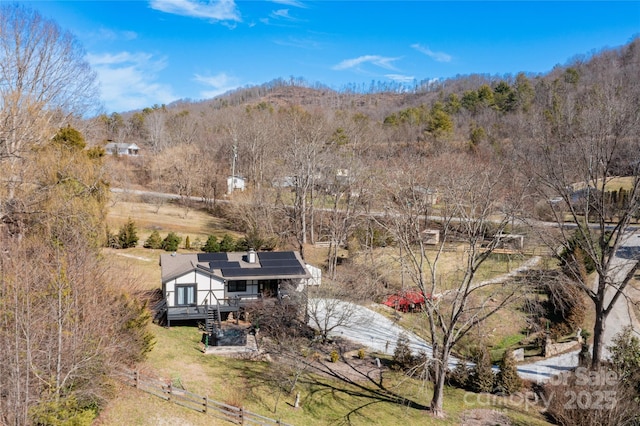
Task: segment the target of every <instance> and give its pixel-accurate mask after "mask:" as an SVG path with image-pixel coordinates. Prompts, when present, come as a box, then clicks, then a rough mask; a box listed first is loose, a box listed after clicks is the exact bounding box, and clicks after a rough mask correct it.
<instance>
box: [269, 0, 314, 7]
mask: <svg viewBox="0 0 640 426" xmlns="http://www.w3.org/2000/svg"><path fill="white" fill-rule="evenodd" d="M273 2H274V3H277V4H283V5H285V6H291V7H299V8H302V9H306V8H307V5H306V4H304V3H302V2H301V1H298V0H273Z"/></svg>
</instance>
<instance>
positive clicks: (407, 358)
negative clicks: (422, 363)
mask: <svg viewBox="0 0 640 426" xmlns="http://www.w3.org/2000/svg"><path fill="white" fill-rule="evenodd" d="M412 360H413V356H412V355H411V348H409V338H408V337H407V335H406V334H404V333H401V334H400V335H399V336H398V341H397V342H396V348H395V349H394V351H393V362H395V363H396V364H397V365H398V366H399V367H400V368H401V369H405V368H407V367H408V366H409V365H410V364H411V361H412Z"/></svg>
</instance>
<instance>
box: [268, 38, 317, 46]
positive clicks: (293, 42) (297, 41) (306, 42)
mask: <svg viewBox="0 0 640 426" xmlns="http://www.w3.org/2000/svg"><path fill="white" fill-rule="evenodd" d="M273 42H274V43H275V44H278V45H280V46H289V47H298V48H302V49H320V48H321V46H322V44H321V43H319V42H318V41H317V40H313V39H309V38H306V39H305V38H296V37H289V38H286V39H277V40H274V41H273Z"/></svg>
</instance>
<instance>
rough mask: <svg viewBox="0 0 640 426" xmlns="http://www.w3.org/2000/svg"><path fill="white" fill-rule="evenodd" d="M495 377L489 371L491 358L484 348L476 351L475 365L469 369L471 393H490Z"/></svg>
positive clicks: (491, 371)
mask: <svg viewBox="0 0 640 426" xmlns="http://www.w3.org/2000/svg"><path fill="white" fill-rule="evenodd" d="M494 382H495V376H494V374H493V370H492V369H491V358H490V357H489V352H488V351H487V349H486V348H485V347H482V348H480V349H479V350H478V354H477V356H476V365H474V366H473V368H472V369H471V377H470V383H469V385H470V387H471V390H472V391H473V392H491V391H493V384H494Z"/></svg>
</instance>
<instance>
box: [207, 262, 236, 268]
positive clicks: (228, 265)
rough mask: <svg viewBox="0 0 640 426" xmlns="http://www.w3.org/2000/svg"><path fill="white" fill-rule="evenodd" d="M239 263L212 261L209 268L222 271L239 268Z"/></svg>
mask: <svg viewBox="0 0 640 426" xmlns="http://www.w3.org/2000/svg"><path fill="white" fill-rule="evenodd" d="M239 267H240V262H231V261H227V260H214V261H212V262H209V268H211V269H222V268H239Z"/></svg>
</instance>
